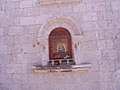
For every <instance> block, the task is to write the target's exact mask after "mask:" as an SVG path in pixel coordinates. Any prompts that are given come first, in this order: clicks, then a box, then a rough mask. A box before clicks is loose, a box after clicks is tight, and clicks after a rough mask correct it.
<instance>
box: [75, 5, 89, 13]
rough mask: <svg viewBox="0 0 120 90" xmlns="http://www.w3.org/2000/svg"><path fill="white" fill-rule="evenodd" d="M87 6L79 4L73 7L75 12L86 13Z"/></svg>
mask: <svg viewBox="0 0 120 90" xmlns="http://www.w3.org/2000/svg"><path fill="white" fill-rule="evenodd" d="M86 11H87V8H86V4H78V5H75V6H73V12H86Z"/></svg>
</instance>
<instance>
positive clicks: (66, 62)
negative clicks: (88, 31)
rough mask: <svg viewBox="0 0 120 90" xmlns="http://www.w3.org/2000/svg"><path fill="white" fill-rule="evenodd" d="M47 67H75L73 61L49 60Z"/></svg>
mask: <svg viewBox="0 0 120 90" xmlns="http://www.w3.org/2000/svg"><path fill="white" fill-rule="evenodd" d="M48 64H49V66H59V65H75V61H74V59H72V58H71V59H54V60H49V63H48Z"/></svg>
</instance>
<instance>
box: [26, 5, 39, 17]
mask: <svg viewBox="0 0 120 90" xmlns="http://www.w3.org/2000/svg"><path fill="white" fill-rule="evenodd" d="M38 15H40V8H38V7H34V8H28V9H27V16H38Z"/></svg>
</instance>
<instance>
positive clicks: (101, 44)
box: [97, 40, 107, 50]
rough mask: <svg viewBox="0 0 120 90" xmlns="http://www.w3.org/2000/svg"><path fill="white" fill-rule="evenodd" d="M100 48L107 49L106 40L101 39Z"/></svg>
mask: <svg viewBox="0 0 120 90" xmlns="http://www.w3.org/2000/svg"><path fill="white" fill-rule="evenodd" d="M97 43H98V49H99V50H105V49H106V44H107V43H106V40H99V41H98V42H97Z"/></svg>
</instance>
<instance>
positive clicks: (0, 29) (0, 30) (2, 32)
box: [0, 28, 4, 36]
mask: <svg viewBox="0 0 120 90" xmlns="http://www.w3.org/2000/svg"><path fill="white" fill-rule="evenodd" d="M3 35H4V29H3V28H0V36H3Z"/></svg>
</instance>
